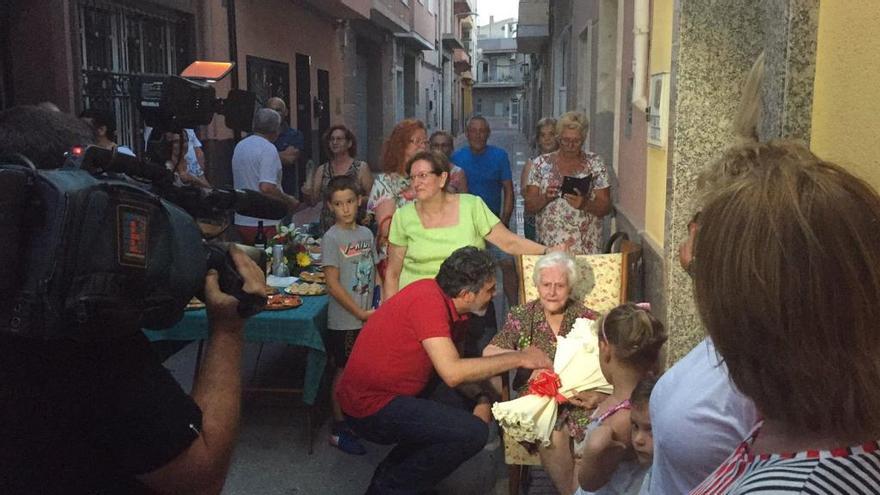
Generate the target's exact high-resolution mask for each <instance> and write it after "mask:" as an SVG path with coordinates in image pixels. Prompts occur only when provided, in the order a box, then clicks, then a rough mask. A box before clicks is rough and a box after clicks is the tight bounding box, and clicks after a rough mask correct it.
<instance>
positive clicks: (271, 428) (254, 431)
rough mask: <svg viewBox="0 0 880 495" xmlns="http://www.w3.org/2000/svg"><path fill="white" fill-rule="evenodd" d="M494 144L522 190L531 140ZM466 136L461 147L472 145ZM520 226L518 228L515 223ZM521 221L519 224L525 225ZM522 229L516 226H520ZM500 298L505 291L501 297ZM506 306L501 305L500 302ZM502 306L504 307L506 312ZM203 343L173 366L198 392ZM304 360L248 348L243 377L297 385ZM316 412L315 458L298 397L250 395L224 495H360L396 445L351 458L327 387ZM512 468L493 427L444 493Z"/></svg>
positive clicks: (251, 382) (498, 488)
mask: <svg viewBox="0 0 880 495" xmlns="http://www.w3.org/2000/svg"><path fill="white" fill-rule="evenodd" d="M489 143H490V144H493V145H495V146H499V147H502V148H504V149H505V150H507V151H508V153H509V155H510V162H511V168H512V172H513V178H514V183H515V184H514V188H515V190H517V191H518V190H519V176H520V172H521V171H522V167H523V165H524V164H525V161H526V159H527V157H528V153H529V143H528V140H527V139H526V138H525V137H524V136H522V135H521V134H520V133H519V132H518V131H517V130H516V129H510V128H506V127H505V126H502V125H499V124H498V123H494V124H493V130H492V135H491V137H490V138H489ZM466 144H467V141H466V140H465V138H464V136H463V135H462V136H459V138H458V139H456V146H463V145H466ZM515 216H516V217H517V218H520V219H521V218H522V201H521V199H519V200H518V202H517V208H516V211H515ZM512 223H514V222H512ZM521 223H522V222H521V221H520V222H516V224H517V225H521ZM514 228H515V227H514ZM498 293H499V294H502V293H503V292H502V291H501V290H499V291H498ZM496 303H500V300H498V301H496ZM499 307H500V306H499ZM197 349H198V344H197V343H193V344H190V345H189V346H187V347H186V348H184V349H183V350H181V351H180V352H178V353H177V354H175V355H173V356H171V357H170V358H169V359H168V360H167V361H166V362H165V366H166V367H168V368H169V369H170V370H171V371H172V373H173V374H174V376H175V378H177V380H178V381H180V383H181V385H182V386H183V387H184V389H185V390H189V389H190V388H191V386H192V373H193V366H194V364H195V356H196V352H197ZM304 360H305V355H304V354H303V353H301V352H299V351H298V349H296V348H292V347H288V346H284V345H280V344H275V345H270V344H266V345H263V346H261V345H260V344H258V343H247V344H246V347H245V356H244V366H243V369H242V378H243V380H244V383H245V386H246V387H247V386H256V385H257V384H259V386H261V387H271V386H276V387H280V386H291V385H296V384H298V383H301V381H302V373H303V367H304ZM326 381H327V378H326V377H325V386H324V389H323V390H322V392H321V398H320V399H319V401H321V403H320V405H318V406H317V407H316V409H317V410H318V412H317V413H316V414H315V421H316V424H318V423H320V426H319V427H318V428H317V429H316V433H315V435H314V441H313V446H314V452H313V453H312V454H311V455H309V453H308V439H307V437H306V423H305V422H306V415H307V408H306V407H305V406H304V405H303V404H302V402H301V401H300V400H299V397H296V396H290V395H276V394H268V393H246V395H245V401H244V404H243V410H242V425H241V431H240V434H239V442H238V445H237V447H236V450H235V454H234V457H233V462H232V468H231V469H230V472H229V477H228V479H227V482H226V488H225V489H224V491H223V493H224V494H227V495H245V494H247V495H250V494H255V493H260V494H265V495H291V494H303V495H308V494H338V495H347V494H351V495H355V494H361V493H363V491H364V490H365V489H366V486H367V485H368V484H369V480H370V477H371V476H372V473H373V469H375V467H376V466H377V465H378V463H379V462H380V461H381V460H382V458H383V457H384V456H385V455H386V453H387V452H388V451H389V450H390V448H389V447H386V446H382V445H375V444H370V443H367V450H368V453H367V454H366V455H364V456H352V455H347V454H345V453H343V452H341V451H339V450H338V449H336V448H335V447H333V446H331V445H329V444H328V442H327V437H328V427H329V415H330V410H329V404H328V403H327V399H328V397H329V391H328V390H327V385H326ZM534 478H535V479H534V482H533V484H532V487H531V489H530V490H529V493H530V494H531V495H553V494H555V491H554V490H553V489H552V487H550V484H549V479H547V478H546V477H543V476H541V473H536V475H535V476H534ZM507 480H508V478H507V466H506V465H505V464H504V451H503V448H502V446H501V445H500V443H499V441H498V439H497V431H496V430H495V429H494V427H493V428H492V430H491V433H490V440H489V444H488V445H487V447H486V448H485V449H484V450H483V451H482V452H481V453H479V454H478V455H476V456H475V457H473V458H472V459H470V460H469V461H468V462H467V463H465V464H464V465H462V466H461V467H460V468H459V469H458V470H457V471H456V472H455V473H453V475H452V476H450V477H449V478H448V479H446V480H445V481H444V482H443V483H442V484H441V485H440V486H438V487H437V489H438V491H439V493H442V494H449V495H453V494H455V495H470V494H472V495H478V494H479V495H485V494H498V495H501V494H506V493H507Z"/></svg>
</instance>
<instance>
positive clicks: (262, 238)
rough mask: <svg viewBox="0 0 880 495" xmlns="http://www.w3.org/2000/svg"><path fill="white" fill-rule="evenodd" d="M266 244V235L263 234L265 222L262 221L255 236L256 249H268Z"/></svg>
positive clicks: (258, 224)
mask: <svg viewBox="0 0 880 495" xmlns="http://www.w3.org/2000/svg"><path fill="white" fill-rule="evenodd" d="M266 244H267V241H266V233H265V232H263V221H262V220H260V221H258V222H257V235H255V236H254V247H255V248H260V249H266Z"/></svg>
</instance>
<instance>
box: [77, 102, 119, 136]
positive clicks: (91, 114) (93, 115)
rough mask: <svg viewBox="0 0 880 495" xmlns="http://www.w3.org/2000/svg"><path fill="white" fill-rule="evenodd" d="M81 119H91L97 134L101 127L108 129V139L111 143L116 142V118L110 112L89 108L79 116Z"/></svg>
mask: <svg viewBox="0 0 880 495" xmlns="http://www.w3.org/2000/svg"><path fill="white" fill-rule="evenodd" d="M79 118H81V119H91V121H92V127H93V128H94V129H95V132H98V128H99V127H101V126H104V127H106V128H107V138H108V139H110V141H113V142H116V117H115V116H114V115H113V113H112V112H110V111H109V110H103V109H101V108H87V109H85V110H83V111H82V113H80V114H79Z"/></svg>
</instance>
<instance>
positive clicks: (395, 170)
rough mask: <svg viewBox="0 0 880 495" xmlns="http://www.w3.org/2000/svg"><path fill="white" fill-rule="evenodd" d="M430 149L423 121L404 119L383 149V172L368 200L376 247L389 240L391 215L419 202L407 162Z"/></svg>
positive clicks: (368, 212)
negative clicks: (407, 168)
mask: <svg viewBox="0 0 880 495" xmlns="http://www.w3.org/2000/svg"><path fill="white" fill-rule="evenodd" d="M427 149H428V132H427V130H426V129H425V124H423V123H422V121H421V120H416V119H406V120H402V121H401V122H400V123H398V124H397V125H396V126H394V129H393V130H392V131H391V135H390V136H388V139H387V140H386V141H385V144H384V145H383V147H382V173H381V174H378V175H377V176H376V178H375V180H374V181H373V188H372V190H370V196H369V198H368V199H367V215H368V216H369V217H370V218H369V220H374V221H375V222H376V226H377V232H376V241H377V243H376V245H377V246H379V247H382V246H383V244H384V243H386V242H387V241H388V230H389V229H390V228H391V216H392V215H394V212H395V211H396V210H397V209H398V208H400V207H402V206H403V205H405V204H407V203H411V202H412V201H413V200H414V199H415V191H413V189H412V184H411V183H410V180H409V176H408V175H407V173H406V162H407V161H409V159H410V158H412V157H413V156H415V154H416V153H418V152H419V151H425V150H427Z"/></svg>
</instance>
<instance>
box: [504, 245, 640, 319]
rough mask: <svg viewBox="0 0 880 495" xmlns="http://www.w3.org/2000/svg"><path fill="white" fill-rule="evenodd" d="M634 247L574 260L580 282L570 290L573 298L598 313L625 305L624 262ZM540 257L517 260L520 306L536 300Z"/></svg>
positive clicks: (625, 280) (523, 256)
mask: <svg viewBox="0 0 880 495" xmlns="http://www.w3.org/2000/svg"><path fill="white" fill-rule="evenodd" d="M637 250H638V247H637V246H636V245H635V244H633V243H629V242H625V243H624V248H623V249H622V250H621V252H620V253H611V254H589V255H585V254H582V255H577V256H575V263H576V264H577V266H578V272H579V273H580V276H581V282H580V283H578V284H577V285H576V286H575V287H574V294H575V297H576V298H578V299H580V300H581V301H582V302H583V303H584V305H585V306H586V307H588V308H590V309H592V310H594V311H598V312H599V313H603V314H604V313H607V312H609V311H611V310H612V309H614V308H615V307H617V306H619V305H620V304H622V303H624V302H626V300H627V288H628V281H629V269H628V267H629V263H628V258H629V257H630V256H631V255H632V254H633V253H634V252H637ZM540 257H541V256H540V255H522V256H519V258H518V260H517V262H518V263H519V273H520V278H519V300H520V302H521V303H525V302H527V301H532V300H534V299H537V298H538V289H537V287H535V284H534V282H533V281H532V274H533V273H534V271H535V263H536V262H537V261H538V258H540Z"/></svg>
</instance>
